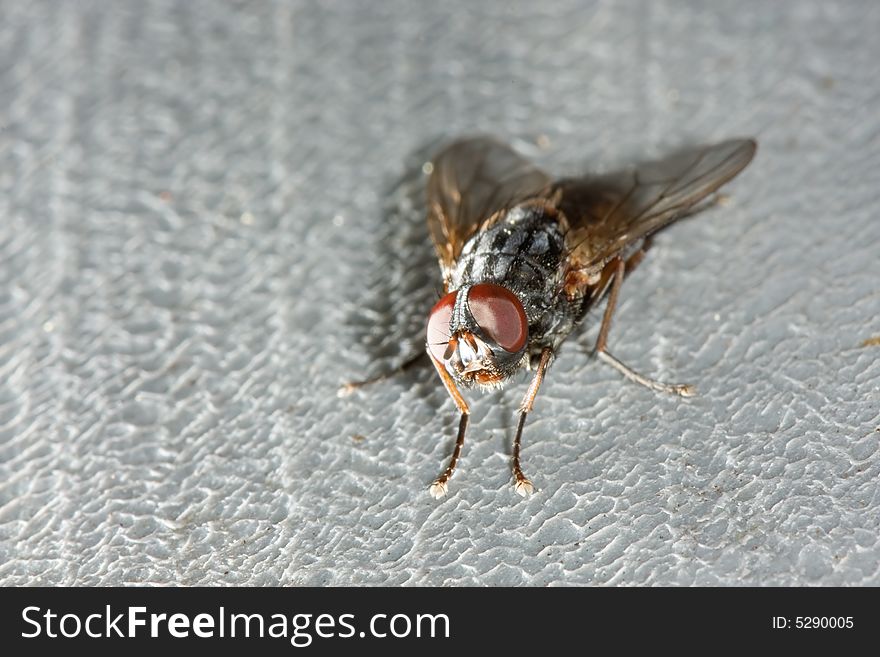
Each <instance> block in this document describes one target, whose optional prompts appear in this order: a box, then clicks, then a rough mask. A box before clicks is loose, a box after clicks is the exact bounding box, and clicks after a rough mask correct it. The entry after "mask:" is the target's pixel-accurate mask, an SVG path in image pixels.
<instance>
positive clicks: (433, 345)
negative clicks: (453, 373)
mask: <svg viewBox="0 0 880 657" xmlns="http://www.w3.org/2000/svg"><path fill="white" fill-rule="evenodd" d="M457 294H458V292H450V293H449V294H447V295H445V296H444V297H443V298H442V299H440V301H438V302H437V303H436V304H434V307H433V308H431V312H430V313H429V314H428V349H429V350H430V351H431V355H432V356H434V358H436V359H437V360H439V361H440V362H443V354H444V352H445V351H446V343H448V342H449V320H450V318H451V317H452V308H453V306H455V297H456V295H457Z"/></svg>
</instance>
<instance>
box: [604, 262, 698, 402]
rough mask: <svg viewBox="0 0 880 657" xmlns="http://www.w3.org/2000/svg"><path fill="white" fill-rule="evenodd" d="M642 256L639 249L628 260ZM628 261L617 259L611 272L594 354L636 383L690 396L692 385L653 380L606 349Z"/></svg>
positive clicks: (693, 392) (692, 392)
mask: <svg viewBox="0 0 880 657" xmlns="http://www.w3.org/2000/svg"><path fill="white" fill-rule="evenodd" d="M643 256H644V251H639V252H637V253H636V254H635V255H633V256H632V257H631V258H630V261H632V260H633V259H635V258H637V260H635V262H634V263H632V265H630V266H631V267H633V266H635V265H636V264H638V262H639V261H640V260H641V259H642V257H643ZM628 264H629V263H628V262H627V261H624V260H623V259H618V261H617V270H616V271H615V272H614V273H613V274H612V275H613V276H614V279H613V281H612V282H611V292H610V293H609V294H608V304H607V305H606V306H605V314H604V315H603V317H602V326H601V328H600V329H599V338H598V339H597V340H596V349H595V351H596V355H597V356H598V357H599V358H600V359H601V360H603V361H605V362H606V363H608V364H609V365H611V367H613V368H614V369H616V370H617V371H618V372H620V373H621V374H623V375H624V376H625V377H626V378H627V379H629V380H630V381H635V382H636V383H640V384H642V385H643V386H645V387H647V388H650V389H651V390H657V391H658V392H668V393H671V394H674V395H681V396H682V397H692V396H693V395H695V394H696V393H697V391H696V388H694V386H692V385H687V384H680V383H679V384H677V383H664V382H662V381H655V380H654V379H649V378H648V377H646V376H644V375H643V374H639V373H638V372H636V371H635V370H634V369H632V368H631V367H629V366H628V365H627V364H626V363H623V362H622V361H619V360H618V359H617V358H615V357H614V356H612V355H611V352H609V351H608V349H607V344H608V331H609V330H610V329H611V317H612V315H614V308H615V306H616V305H617V297H618V296H619V294H620V286H621V284H622V283H623V277H624V275H625V274H626V269H627V265H628Z"/></svg>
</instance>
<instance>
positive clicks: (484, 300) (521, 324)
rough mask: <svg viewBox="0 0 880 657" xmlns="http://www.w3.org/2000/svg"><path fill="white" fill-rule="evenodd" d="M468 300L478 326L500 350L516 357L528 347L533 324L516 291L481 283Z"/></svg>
mask: <svg viewBox="0 0 880 657" xmlns="http://www.w3.org/2000/svg"><path fill="white" fill-rule="evenodd" d="M467 300H468V306H469V307H470V311H471V315H473V317H474V319H475V320H476V321H477V324H479V325H480V328H481V329H482V330H483V332H484V333H485V334H486V335H487V336H488V337H489V338H491V339H492V340H494V341H495V342H496V343H497V344H498V346H499V347H501V348H502V349H504V350H505V351H509V352H510V353H513V354H515V353H517V352H518V351H520V350H521V349H522V348H523V347H524V346H525V344H526V339H527V338H528V337H529V321H528V319H526V312H525V310H523V307H522V303H520V300H519V299H517V298H516V295H515V294H514V293H513V292H511V291H510V290H508V289H507V288H504V287H501V286H500V285H495V284H494V283H480V284H478V285H474V286H473V287H472V288H471V290H470V292H469V293H468V299H467ZM441 301H442V300H441ZM438 305H439V304H438ZM435 308H436V306H435Z"/></svg>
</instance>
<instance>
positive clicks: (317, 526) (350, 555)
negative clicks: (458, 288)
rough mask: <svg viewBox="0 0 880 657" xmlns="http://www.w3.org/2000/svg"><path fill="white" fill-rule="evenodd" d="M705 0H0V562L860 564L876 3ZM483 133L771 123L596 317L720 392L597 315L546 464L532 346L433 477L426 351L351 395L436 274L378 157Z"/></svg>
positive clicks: (192, 578) (556, 575)
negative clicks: (514, 474) (611, 306)
mask: <svg viewBox="0 0 880 657" xmlns="http://www.w3.org/2000/svg"><path fill="white" fill-rule="evenodd" d="M705 4H708V3H696V2H695V3H693V4H692V5H690V6H689V5H688V4H686V3H678V2H676V3H670V4H668V5H666V4H662V3H655V2H643V3H630V2H624V3H614V4H612V3H600V4H590V3H575V2H561V3H552V6H550V3H547V5H545V4H544V3H535V2H530V1H525V2H512V3H503V4H502V3H497V4H496V3H493V4H488V3H485V4H483V3H481V4H477V5H476V6H474V7H473V8H472V9H471V8H470V7H471V6H473V5H474V3H470V2H460V3H456V2H450V3H432V4H430V5H429V4H428V3H424V4H421V5H418V6H417V5H415V4H414V3H408V2H406V3H405V2H381V3H373V2H370V3H366V2H364V3H357V5H355V4H354V3H345V4H343V3H322V6H321V7H318V6H317V3H314V4H312V3H308V4H306V3H302V4H291V5H284V4H268V3H254V4H250V3H249V4H245V3H227V4H218V3H213V2H211V3H208V2H184V1H183V0H181V1H180V2H176V3H175V2H164V3H163V2H144V3H141V2H125V3H122V2H120V3H115V2H114V3H107V2H90V3H87V2H83V3H80V2H76V3H74V2H46V1H42V2H26V3H22V2H14V1H11V0H9V1H5V2H3V3H2V4H0V14H2V20H0V282H2V285H0V583H2V584H6V585H11V584H38V583H40V584H123V583H182V584H220V583H227V584H253V585H268V584H349V583H359V584H364V583H365V584H533V585H544V584H732V585H735V584H814V583H815V584H875V585H876V584H880V566H878V563H880V536H878V531H880V492H878V476H880V450H878V443H880V433H878V427H880V417H878V414H880V362H878V361H880V347H862V346H861V344H862V342H863V341H864V340H865V339H867V338H870V337H871V336H874V335H878V334H880V319H878V310H880V293H878V289H880V287H878V281H880V261H878V251H880V218H878V216H877V214H878V212H880V194H878V191H877V185H878V178H877V172H878V170H880V159H878V153H880V114H878V111H877V107H878V104H880V93H878V90H880V83H878V80H880V69H878V64H877V62H880V41H878V40H877V31H878V27H880V11H878V9H880V7H878V5H877V3H874V2H863V3H857V2H846V3H839V4H836V3H831V2H827V1H825V0H813V1H809V2H799V3H796V4H795V3H785V4H784V6H783V3H767V2H760V1H758V0H755V1H749V2H744V1H737V2H727V3H711V8H709V7H708V6H704V5H705ZM483 131H489V132H492V133H495V134H497V135H499V136H501V137H504V138H508V139H510V138H519V139H520V143H521V144H523V145H524V147H525V148H527V149H529V148H530V150H529V152H530V154H532V155H534V156H536V157H537V158H538V159H539V161H540V162H541V163H542V164H544V165H545V166H547V167H548V168H549V169H550V170H553V171H556V172H574V171H578V170H581V169H586V168H596V169H602V168H608V167H609V166H612V165H614V164H618V163H622V162H627V161H631V160H633V159H634V158H640V157H647V156H653V155H657V154H660V153H663V152H666V151H668V150H669V149H670V148H671V147H674V146H678V145H681V144H682V143H692V142H697V141H708V140H712V139H719V138H724V137H728V136H738V135H755V136H757V137H758V139H759V140H760V143H761V148H760V151H759V154H758V157H757V159H756V161H755V162H754V163H753V165H752V166H751V167H750V168H749V169H748V170H747V171H746V172H745V173H744V174H743V175H742V177H741V178H739V179H738V180H737V181H736V182H735V183H734V184H733V185H731V187H730V188H729V191H730V193H731V194H732V197H733V202H732V204H731V205H729V206H728V207H724V208H719V209H716V210H713V211H712V212H710V213H708V214H707V215H705V216H702V217H700V218H699V219H698V220H695V221H692V222H687V223H684V224H681V225H679V226H676V227H675V228H674V229H673V230H671V231H669V232H667V233H665V234H664V235H662V236H661V237H660V238H659V239H658V243H657V245H656V248H655V249H654V250H653V251H652V253H651V254H650V257H649V258H648V259H647V260H646V261H645V263H644V264H643V265H642V267H641V268H640V269H639V271H638V272H637V273H636V274H635V275H634V276H633V277H632V278H631V279H630V280H629V281H628V283H627V285H625V286H624V289H623V299H624V301H623V305H622V307H621V309H620V312H619V314H618V316H617V321H616V324H615V327H614V330H613V332H612V336H611V344H612V346H613V348H614V349H615V351H616V352H617V355H618V356H620V357H621V358H623V359H624V360H627V361H629V362H630V363H632V364H634V365H637V366H639V367H640V368H641V369H643V370H644V371H646V372H647V373H649V374H652V375H654V376H659V377H665V378H668V379H679V380H684V381H688V382H692V383H695V384H697V385H698V388H699V390H700V393H701V395H700V396H699V397H698V398H696V399H694V400H687V401H686V400H678V399H669V398H664V397H658V396H656V395H654V394H652V393H651V392H649V391H647V390H644V389H642V388H640V387H638V386H635V385H632V384H629V383H626V382H624V381H622V380H621V379H620V378H619V376H618V375H617V374H616V373H615V372H614V371H612V370H610V369H608V368H607V367H604V366H602V365H601V364H600V363H598V362H595V361H593V360H591V359H590V358H589V357H588V356H587V353H586V352H587V350H588V348H589V346H590V345H591V344H592V340H593V339H594V336H595V322H594V321H590V322H589V323H588V324H587V325H586V326H585V327H584V329H585V330H584V331H583V333H582V335H581V336H579V337H578V338H576V339H574V340H572V341H571V342H570V343H569V345H568V348H567V349H566V350H565V351H563V352H562V354H561V356H560V358H559V360H558V361H557V362H556V364H555V365H554V367H553V368H552V370H551V372H550V375H549V379H548V381H547V383H546V385H545V388H544V390H543V391H542V394H541V396H540V398H539V399H538V403H537V406H536V410H535V413H534V416H533V418H532V419H531V421H530V423H529V426H528V427H527V430H526V437H525V452H524V459H525V467H526V470H527V472H528V473H530V475H531V476H532V478H533V480H534V481H535V483H536V485H537V486H538V488H539V492H538V493H537V494H536V495H535V496H533V497H532V498H531V499H529V500H522V499H520V498H519V497H518V496H516V495H515V494H514V493H513V490H512V487H511V485H510V475H509V461H510V456H509V451H510V446H509V443H510V440H511V437H512V433H513V429H514V423H515V417H514V414H513V411H514V409H515V407H516V404H517V402H518V401H519V398H520V396H521V394H522V392H523V390H524V387H525V383H524V382H520V383H518V385H517V386H515V387H513V388H510V389H508V390H507V391H505V392H504V393H501V394H493V395H489V396H481V397H477V398H475V403H474V412H475V415H474V422H473V424H472V431H471V435H470V438H469V442H468V444H467V445H466V450H465V454H464V459H463V462H462V464H461V469H460V471H459V472H458V473H457V474H456V476H455V478H454V479H453V481H452V484H451V488H450V496H449V497H448V498H446V499H445V500H444V501H442V502H440V503H438V502H435V501H434V500H432V499H431V498H430V497H429V496H428V494H427V492H426V487H427V484H428V483H429V482H430V481H431V480H432V478H433V477H434V476H435V475H436V474H437V473H438V472H439V470H440V468H441V466H442V465H443V463H444V462H445V460H446V459H447V457H448V454H449V452H450V449H451V442H452V436H453V432H454V429H455V424H456V418H455V417H454V413H453V410H452V405H451V403H450V402H449V401H448V400H447V399H446V395H445V393H444V391H443V390H442V388H441V386H440V385H439V383H438V382H436V381H435V380H434V376H433V374H432V373H431V372H430V371H427V370H424V371H422V372H419V373H416V374H414V375H412V376H410V377H404V378H402V379H400V380H397V381H394V382H390V383H387V384H384V385H381V386H378V387H377V388H376V389H374V390H372V391H370V393H369V394H359V395H355V396H353V397H349V398H347V399H341V400H340V399H337V397H336V396H335V394H334V392H335V389H336V386H337V385H338V384H339V382H340V381H342V380H344V379H346V378H348V377H351V376H353V375H358V374H363V373H367V372H373V371H377V370H378V369H380V368H381V367H382V366H383V364H387V363H391V362H396V359H398V357H399V355H402V354H403V353H404V352H405V351H406V350H407V344H402V345H401V346H399V347H398V346H397V343H398V342H401V341H403V342H406V341H407V340H408V339H409V338H410V337H413V338H414V339H415V340H416V341H418V339H420V335H418V333H419V332H420V331H421V321H422V319H421V318H422V317H423V316H424V313H425V312H426V310H427V307H428V306H427V305H425V304H426V303H430V298H431V292H430V284H431V282H432V281H433V280H434V278H433V277H434V275H435V269H434V266H435V265H434V264H432V263H431V262H430V254H429V252H427V253H428V260H427V266H426V267H425V268H422V269H420V268H418V267H410V266H409V265H408V264H407V263H409V262H413V261H417V262H422V263H424V262H425V259H424V258H423V257H422V256H421V255H419V254H423V253H426V252H425V251H424V250H423V249H424V248H427V246H426V243H425V242H424V238H423V237H422V238H421V241H419V238H418V234H417V232H416V231H417V230H421V228H420V225H409V224H406V222H405V221H403V220H402V219H401V217H399V216H398V215H396V214H393V213H391V212H389V211H388V208H389V207H390V205H389V204H390V200H389V195H388V193H387V190H388V189H389V185H390V183H391V182H392V181H393V180H394V178H395V177H397V176H399V175H401V174H402V173H403V172H404V162H405V161H406V159H407V157H408V156H409V154H411V153H412V152H413V151H414V150H415V149H417V148H418V147H420V146H421V145H423V144H425V143H426V142H429V141H430V140H432V139H435V138H437V137H443V136H447V137H450V136H456V135H459V134H461V133H472V132H483ZM541 136H543V138H542V139H537V141H538V142H540V143H541V144H542V145H543V147H542V148H539V147H537V146H534V145H533V146H531V147H529V145H528V144H529V142H530V141H531V142H534V141H536V138H537V137H541ZM408 225H409V228H407V226H408ZM398 226H400V229H398V228H397V227H398ZM413 226H415V227H413ZM401 250H403V251H404V254H403V255H401V253H400V251H401ZM425 290H427V301H426V299H425ZM359 308H362V309H359ZM413 318H414V319H413ZM413 327H415V331H416V335H414V336H411V330H412V328H413ZM409 344H412V341H410V342H409ZM377 354H378V359H377ZM357 436H360V437H362V439H361V438H357V439H356V438H355V437H357Z"/></svg>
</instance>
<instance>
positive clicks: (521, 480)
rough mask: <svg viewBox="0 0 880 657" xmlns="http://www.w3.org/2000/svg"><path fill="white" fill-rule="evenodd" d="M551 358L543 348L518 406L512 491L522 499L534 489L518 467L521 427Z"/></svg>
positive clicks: (549, 353) (550, 354)
mask: <svg viewBox="0 0 880 657" xmlns="http://www.w3.org/2000/svg"><path fill="white" fill-rule="evenodd" d="M552 357H553V352H552V351H550V348H549V347H545V348H544V350H543V351H542V352H541V360H540V361H539V362H538V369H537V371H536V372H535V376H534V377H533V378H532V382H531V383H530V384H529V389H528V390H526V396H525V397H523V400H522V403H521V404H520V405H519V424H518V425H517V427H516V438H514V439H513V477H514V479H516V483H515V484H514V490H515V491H516V492H517V493H518V494H519V495H522V496H523V497H528V496H529V495H531V494H532V493H533V492H535V487H534V486H533V485H532V482H531V481H529V479H528V477H526V476H525V475H524V474H523V471H522V468H521V467H520V465H519V450H520V442H521V440H522V432H523V427H524V426H525V423H526V416H527V415H528V414H529V413H530V412H531V410H532V406H533V405H534V403H535V397H537V396H538V389H539V388H540V387H541V382H542V381H543V380H544V372H546V371H547V366H548V365H549V364H550V359H551V358H552Z"/></svg>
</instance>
